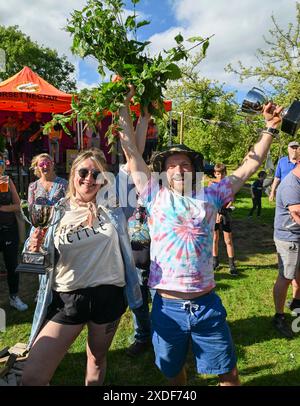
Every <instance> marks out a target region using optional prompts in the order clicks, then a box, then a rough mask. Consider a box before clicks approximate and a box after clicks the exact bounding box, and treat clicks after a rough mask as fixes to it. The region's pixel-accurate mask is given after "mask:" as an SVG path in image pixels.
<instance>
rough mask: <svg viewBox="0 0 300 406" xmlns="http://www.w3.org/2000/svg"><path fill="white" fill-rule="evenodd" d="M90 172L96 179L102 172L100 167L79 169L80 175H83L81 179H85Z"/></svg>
mask: <svg viewBox="0 0 300 406" xmlns="http://www.w3.org/2000/svg"><path fill="white" fill-rule="evenodd" d="M89 173H91V175H92V177H93V178H94V180H97V178H98V176H99V175H100V173H101V172H100V171H99V170H98V169H91V170H89V169H87V168H80V169H78V175H79V176H80V177H81V179H85V178H86V177H87V176H88V174H89Z"/></svg>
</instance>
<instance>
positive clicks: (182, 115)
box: [180, 111, 184, 144]
mask: <svg viewBox="0 0 300 406" xmlns="http://www.w3.org/2000/svg"><path fill="white" fill-rule="evenodd" d="M183 120H184V113H183V111H181V112H180V144H183Z"/></svg>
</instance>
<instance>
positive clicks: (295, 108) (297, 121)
mask: <svg viewBox="0 0 300 406" xmlns="http://www.w3.org/2000/svg"><path fill="white" fill-rule="evenodd" d="M266 103H268V98H267V96H266V95H265V93H264V92H263V91H262V90H261V89H259V88H257V87H253V88H252V89H251V90H250V91H249V92H248V93H247V94H246V97H245V99H244V100H243V103H242V112H243V113H245V114H248V115H257V114H260V113H261V112H262V110H263V105H264V104H266ZM299 127H300V101H299V100H294V101H293V103H292V104H291V105H290V107H288V108H287V109H285V110H284V111H283V112H282V124H281V131H283V132H285V133H287V134H289V135H292V136H295V135H296V133H297V131H298V130H299Z"/></svg>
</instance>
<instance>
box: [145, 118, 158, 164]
mask: <svg viewBox="0 0 300 406" xmlns="http://www.w3.org/2000/svg"><path fill="white" fill-rule="evenodd" d="M157 144H158V127H157V125H156V124H155V121H154V119H153V118H151V119H150V120H149V124H148V130H147V136H146V144H145V150H144V152H143V158H144V160H145V162H146V163H149V162H150V158H151V155H152V153H153V152H154V151H156V148H157Z"/></svg>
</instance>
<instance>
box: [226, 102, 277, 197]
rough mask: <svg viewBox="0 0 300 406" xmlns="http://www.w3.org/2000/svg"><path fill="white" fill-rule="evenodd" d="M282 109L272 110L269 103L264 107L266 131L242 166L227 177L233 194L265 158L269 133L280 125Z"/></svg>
mask: <svg viewBox="0 0 300 406" xmlns="http://www.w3.org/2000/svg"><path fill="white" fill-rule="evenodd" d="M282 109H283V108H282V107H276V108H275V110H274V105H273V104H272V103H271V102H270V103H268V104H266V105H265V107H264V110H263V115H264V117H265V120H266V127H267V129H268V130H263V131H262V135H261V138H260V139H259V141H258V142H257V143H256V144H255V145H254V147H253V149H252V150H251V151H250V152H248V154H247V155H246V157H245V158H244V161H243V163H242V165H241V166H240V167H239V168H238V169H237V170H236V171H234V172H233V174H232V175H230V176H229V179H230V180H231V182H232V185H233V193H234V194H235V193H237V192H238V191H239V190H240V188H241V187H242V186H243V184H244V183H245V182H246V180H247V179H248V178H250V176H251V175H253V173H255V172H256V171H257V170H258V168H259V167H260V166H261V164H262V163H263V161H264V159H265V158H266V156H267V153H268V151H269V149H270V146H271V144H272V140H273V137H274V135H273V134H272V132H271V131H272V129H274V130H276V129H277V127H278V126H279V125H280V123H281V116H280V113H281V111H282ZM270 129H271V130H270Z"/></svg>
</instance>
